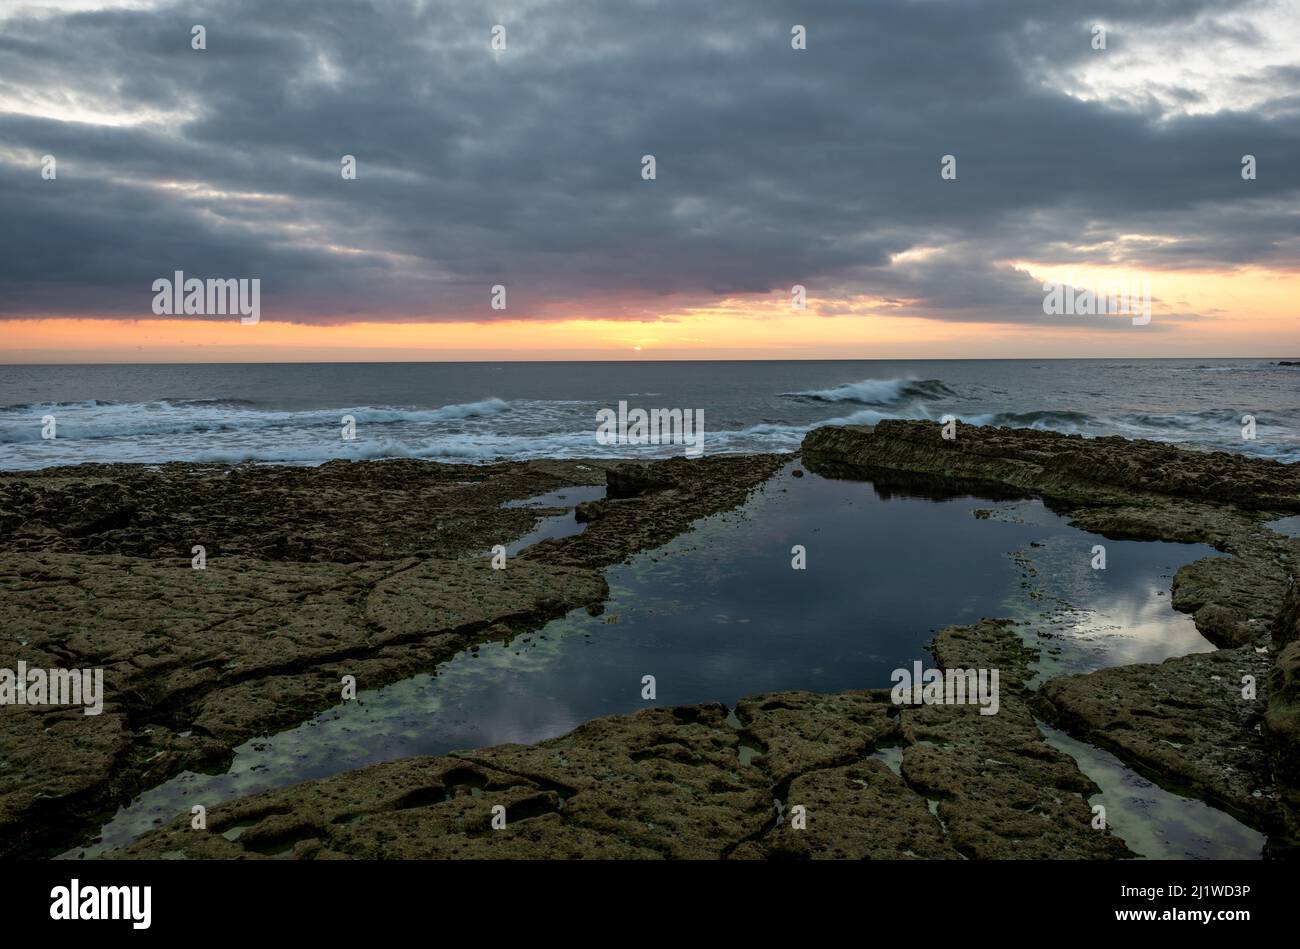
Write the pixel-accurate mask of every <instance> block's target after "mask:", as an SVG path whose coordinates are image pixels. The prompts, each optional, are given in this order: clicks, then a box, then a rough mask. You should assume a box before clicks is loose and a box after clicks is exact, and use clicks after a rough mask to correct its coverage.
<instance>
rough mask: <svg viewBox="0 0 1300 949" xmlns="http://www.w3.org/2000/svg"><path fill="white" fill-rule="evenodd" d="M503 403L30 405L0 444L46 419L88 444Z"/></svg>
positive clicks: (457, 418)
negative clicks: (289, 407) (297, 407)
mask: <svg viewBox="0 0 1300 949" xmlns="http://www.w3.org/2000/svg"><path fill="white" fill-rule="evenodd" d="M510 408H511V404H510V403H509V402H507V401H505V400H504V399H498V398H489V399H481V400H479V401H477V402H460V403H453V404H450V405H444V406H440V407H439V408H434V409H416V408H404V407H390V406H354V407H343V408H338V409H312V410H310V411H303V412H294V411H276V410H268V409H259V408H256V407H254V403H251V402H247V401H246V400H239V399H192V400H169V399H159V400H157V401H153V402H126V403H123V402H103V401H100V400H96V399H89V400H86V401H84V402H46V403H31V404H28V405H26V406H24V407H22V409H21V411H6V412H5V413H4V414H3V415H0V444H16V443H23V442H38V441H41V440H42V437H41V436H42V428H43V425H42V421H41V420H42V418H43V417H44V416H46V415H53V416H54V419H55V434H56V437H57V438H58V439H61V440H72V441H89V440H97V439H120V438H130V437H137V436H138V437H157V436H163V435H190V434H205V433H211V432H227V433H229V432H256V431H263V432H269V431H274V430H277V429H295V428H305V427H306V428H310V427H318V426H319V427H328V428H337V427H338V426H339V425H340V423H341V420H342V418H343V416H345V415H350V416H352V417H353V418H354V419H356V421H357V424H358V425H359V426H364V425H397V424H437V423H448V422H461V421H467V420H471V419H482V418H490V417H492V416H496V415H500V414H502V413H505V412H508V411H510Z"/></svg>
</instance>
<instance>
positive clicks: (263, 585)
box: [0, 456, 781, 855]
mask: <svg viewBox="0 0 1300 949" xmlns="http://www.w3.org/2000/svg"><path fill="white" fill-rule="evenodd" d="M780 463H781V459H780V457H779V456H754V457H750V458H746V459H712V458H708V459H700V460H698V461H695V462H685V461H684V460H683V461H681V462H680V463H672V462H669V463H665V464H667V465H669V467H671V468H672V469H673V471H674V472H676V474H674V475H673V480H674V482H675V484H676V485H677V486H676V488H675V489H674V490H673V492H672V493H671V498H670V499H669V496H667V495H661V494H651V495H648V496H647V497H646V498H644V499H642V498H634V499H628V500H625V501H620V502H618V505H617V507H618V510H617V515H616V516H611V517H606V518H603V519H602V520H601V521H599V522H598V524H597V525H595V528H594V529H589V530H588V531H587V532H584V535H579V536H575V537H572V538H566V543H564V544H558V545H557V544H550V545H548V544H538V545H535V547H534V548H533V549H530V550H529V551H528V556H526V557H524V556H519V557H514V558H511V559H510V561H509V562H508V565H507V568H506V569H504V570H493V569H491V566H490V561H489V558H488V556H487V555H486V553H485V551H486V550H487V549H488V548H490V547H491V546H492V545H493V544H494V543H498V542H502V543H504V542H508V541H510V540H512V539H514V538H516V537H518V536H520V535H522V534H524V533H527V532H528V531H529V530H530V529H531V528H532V527H533V525H534V523H535V522H536V519H537V517H538V514H537V512H536V511H533V510H529V509H526V508H519V507H515V508H503V507H502V506H501V505H502V504H503V503H504V502H505V501H509V500H517V499H519V498H525V497H532V496H535V495H538V494H542V493H546V492H548V491H552V490H555V489H556V488H558V487H563V486H566V485H568V484H584V483H588V484H589V483H599V481H600V480H601V479H602V478H603V474H604V469H603V465H604V464H606V463H602V462H588V463H586V464H582V463H577V462H561V461H548V462H526V463H511V464H500V465H491V466H483V467H474V466H469V465H440V464H437V463H433V462H416V461H396V462H347V463H344V462H337V463H335V462H331V463H329V464H326V465H322V466H321V467H320V468H314V469H313V468H288V467H277V466H247V467H242V466H236V467H233V468H232V467H229V466H224V465H192V464H173V465H163V466H160V467H159V468H158V470H150V469H149V468H147V467H145V466H140V465H83V466H77V467H75V468H59V469H49V470H47V471H39V472H21V473H5V474H3V475H0V510H11V511H14V512H15V513H14V515H13V516H14V517H16V518H18V519H19V522H18V524H17V527H16V529H15V530H14V531H13V532H12V533H5V534H4V535H3V536H0V630H3V631H5V633H7V634H8V635H7V636H5V637H0V668H14V667H15V665H16V663H17V662H18V661H19V660H26V661H27V662H28V663H29V664H30V665H32V666H40V667H43V668H65V669H66V668H92V667H94V668H102V669H103V670H104V687H105V691H106V693H107V706H106V709H105V712H104V714H103V715H102V716H98V717H86V716H83V715H82V714H81V711H80V710H79V709H73V710H68V709H64V710H61V711H58V710H56V711H57V715H53V717H51V710H50V709H48V708H47V709H41V710H37V711H38V712H40V711H43V712H45V713H46V714H45V715H40V714H35V715H33V714H30V713H31V710H29V709H25V708H24V709H20V710H17V711H15V710H14V709H13V708H12V707H7V708H5V709H3V710H0V711H2V712H3V714H4V716H5V720H6V722H12V723H13V726H12V727H11V728H8V729H6V730H5V733H4V734H3V735H0V765H3V766H2V767H0V855H15V854H19V855H30V854H39V853H45V852H48V850H51V849H52V850H56V851H57V850H62V849H65V848H66V847H67V846H70V845H71V844H73V843H75V842H76V840H77V839H78V835H79V834H80V833H81V832H82V831H83V830H84V829H87V828H89V827H93V826H94V825H95V824H96V823H97V822H99V821H100V820H102V818H103V817H104V816H105V815H106V814H108V813H111V812H112V810H113V809H114V808H115V807H116V806H117V805H118V804H120V803H124V802H125V801H126V800H127V799H129V798H130V797H131V796H132V795H134V794H136V793H138V792H139V791H141V790H143V789H144V788H145V787H148V786H152V785H154V784H158V783H161V782H162V781H165V780H166V779H167V778H169V777H171V776H172V775H173V774H175V773H177V772H178V771H181V770H184V769H185V768H195V769H197V768H203V769H210V768H212V767H219V766H220V765H221V764H222V763H223V762H224V761H226V760H228V759H229V757H230V755H231V754H232V749H233V747H234V746H235V745H237V744H239V743H241V742H243V741H245V740H247V739H249V738H252V737H254V736H256V735H258V734H267V733H270V732H273V731H276V730H279V729H282V728H285V727H289V726H291V725H294V724H297V723H298V722H301V721H303V720H304V719H306V718H308V717H310V716H311V715H313V714H315V713H316V712H319V711H322V710H324V709H326V708H328V707H330V706H332V705H334V704H337V703H338V702H339V701H341V690H342V681H341V680H342V677H343V676H344V675H351V676H353V677H355V679H356V682H357V688H358V689H359V690H365V689H371V688H378V687H380V686H383V685H386V684H388V683H389V682H393V681H396V680H398V679H401V678H406V677H409V676H411V675H415V674H416V673H418V672H423V671H429V670H432V669H433V668H435V667H436V666H437V664H438V663H440V662H443V661H445V660H447V659H449V658H450V657H451V656H453V655H454V654H455V653H457V652H458V651H460V650H463V649H469V648H471V647H474V646H476V645H477V644H479V643H481V642H485V641H492V640H502V639H508V638H509V637H510V636H512V635H515V634H516V633H518V632H520V631H522V630H525V629H531V628H535V627H536V626H539V625H541V624H543V623H545V622H547V621H548V620H550V619H553V618H557V617H559V616H563V615H564V614H565V613H567V612H569V611H570V610H574V609H579V608H583V607H587V608H597V609H598V608H599V604H600V602H601V601H602V600H603V599H604V597H605V596H606V595H607V592H608V590H607V587H606V586H605V582H604V578H603V575H602V572H601V571H602V570H603V569H604V568H605V567H606V566H608V565H609V564H611V563H614V562H618V561H619V560H621V559H623V558H625V557H627V556H629V555H630V554H631V553H634V552H635V551H636V550H638V549H640V548H641V546H642V545H657V544H660V543H664V542H666V541H667V540H669V539H671V538H672V537H673V536H675V535H676V534H677V533H679V532H681V531H682V530H685V529H686V528H687V527H689V525H690V524H691V523H692V522H693V521H694V520H696V519H698V518H700V517H704V516H706V515H709V514H712V513H715V512H717V511H719V510H725V509H727V508H729V507H732V506H735V505H736V504H738V503H740V502H741V501H742V500H743V499H744V497H745V495H746V493H747V492H748V490H750V489H751V488H753V487H754V486H756V485H757V484H759V483H761V482H762V481H763V480H764V479H765V478H766V477H767V476H768V474H770V472H771V471H772V470H774V468H775V467H776V466H777V465H779V464H780ZM658 464H660V463H658V462H655V463H651V464H650V465H649V466H648V467H649V468H651V469H653V468H654V467H655V466H657V465H658ZM124 512H130V516H127V514H126V513H124ZM607 522H608V523H607ZM586 534H590V535H591V536H590V537H587V536H585V535H586ZM196 538H200V539H201V540H202V541H203V542H205V546H206V547H207V564H206V569H203V570H194V569H191V561H190V557H191V550H190V548H191V545H192V543H195V542H200V541H197V540H196ZM538 548H542V549H538ZM59 716H65V717H63V718H60V717H59ZM47 718H48V720H49V722H50V723H51V725H50V726H49V727H44V726H42V725H41V724H40V723H42V722H45V721H46V720H47ZM56 721H57V722H59V723H60V724H58V725H57V726H55V725H54V724H53V723H54V722H56ZM181 732H193V733H194V734H195V736H197V737H193V738H189V739H180V738H179V733H181ZM164 735H166V736H171V737H170V738H168V739H167V740H166V741H163V740H162V737H161V736H164ZM145 749H148V754H147V755H146V754H144V753H143V752H144V750H145Z"/></svg>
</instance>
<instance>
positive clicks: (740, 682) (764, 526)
mask: <svg viewBox="0 0 1300 949" xmlns="http://www.w3.org/2000/svg"><path fill="white" fill-rule="evenodd" d="M601 490H602V489H599V488H596V489H590V488H588V489H577V488H575V489H568V491H567V492H564V493H567V494H568V495H569V496H568V497H566V498H565V499H563V500H559V499H557V498H550V499H549V500H546V501H544V502H543V501H542V499H533V500H534V501H535V502H542V503H545V504H548V505H556V506H558V504H564V503H567V504H573V503H576V502H577V501H581V500H587V499H589V498H590V497H595V496H599V492H600V491H601ZM981 508H982V509H985V510H991V511H992V512H993V515H992V516H991V517H989V518H987V519H979V518H976V517H975V516H974V512H975V511H976V510H978V509H981ZM571 518H572V516H571V515H569V520H570V521H571ZM1096 543H1104V544H1106V548H1107V559H1108V563H1107V567H1108V569H1107V570H1106V571H1093V570H1092V569H1091V568H1090V566H1089V564H1090V561H1091V558H1092V553H1091V549H1092V546H1093V545H1094V544H1096ZM795 544H802V545H803V546H805V547H806V548H807V565H808V566H807V569H806V570H793V569H791V563H790V562H791V556H792V555H791V547H792V546H793V545H795ZM1031 544H1032V545H1040V546H1031ZM1013 552H1019V553H1020V554H1027V555H1028V557H1029V558H1030V561H1029V562H1028V563H1025V562H1021V561H1018V559H1017V555H1016V554H1014V553H1013ZM1209 553H1213V551H1212V550H1210V549H1209V548H1207V547H1200V546H1196V545H1183V544H1160V543H1138V542H1132V541H1127V542H1120V541H1105V540H1103V539H1101V538H1099V537H1096V536H1095V535H1092V534H1086V533H1083V532H1081V531H1078V530H1075V529H1073V528H1070V527H1068V526H1067V525H1066V524H1065V522H1064V520H1062V519H1061V518H1059V517H1058V516H1056V515H1054V514H1052V513H1051V512H1049V511H1047V510H1046V509H1045V508H1044V507H1043V506H1042V505H1041V504H1040V503H1038V502H1031V501H1014V502H1007V501H1001V502H993V501H987V500H978V499H975V498H957V499H951V500H943V501H934V500H925V499H920V498H906V497H890V498H888V499H883V498H881V497H880V496H878V495H877V493H876V492H875V491H874V490H873V489H872V487H871V485H870V484H867V483H863V482H852V481H835V480H828V479H824V478H820V477H817V476H815V475H812V474H808V475H807V476H805V477H803V478H793V477H790V476H789V474H788V472H787V473H786V474H784V475H783V476H781V477H779V478H777V479H774V480H773V481H771V482H769V484H768V485H766V486H765V487H764V488H763V489H761V490H760V491H758V492H756V493H755V495H754V496H753V497H752V498H751V500H750V501H749V502H748V503H747V504H746V505H745V506H744V508H742V509H741V510H739V511H734V512H728V513H725V514H721V515H717V516H714V517H711V518H707V519H706V520H704V521H702V522H700V523H699V524H697V525H696V527H695V528H694V529H693V530H692V531H690V532H689V533H688V534H686V535H683V536H681V537H678V538H677V539H676V540H674V541H672V542H671V543H669V544H668V545H666V546H665V547H662V548H659V549H657V550H654V551H648V552H646V553H643V554H640V555H637V556H636V557H634V558H633V560H632V562H631V563H628V564H621V565H617V566H615V567H612V568H610V569H609V570H608V571H607V572H606V577H607V579H608V581H609V586H610V597H609V600H608V601H607V602H606V610H605V613H604V614H603V615H601V616H597V617H592V616H589V615H588V614H587V613H586V612H585V611H583V610H577V611H575V612H573V613H571V614H569V615H568V616H566V617H564V618H562V619H559V620H556V621H554V622H552V623H549V624H547V625H546V626H545V627H544V628H543V629H541V630H538V631H536V632H533V633H529V634H525V635H521V636H517V637H516V638H515V639H514V640H513V641H512V642H510V643H489V644H484V645H483V646H482V647H481V648H480V649H479V650H478V652H477V653H472V652H466V653H461V654H460V655H458V656H456V657H455V658H453V659H452V660H450V661H448V662H446V663H443V664H442V665H441V666H439V667H438V669H437V672H436V675H419V676H415V677H413V678H411V679H407V680H405V681H402V682H398V683H395V684H393V685H390V686H387V687H385V688H382V689H378V690H374V691H367V692H363V693H361V695H360V696H359V701H358V702H354V703H348V704H345V705H340V706H337V707H335V708H333V709H330V710H328V711H326V712H324V713H322V714H320V715H318V716H316V717H314V718H312V719H311V720H309V721H307V722H305V723H304V724H302V725H300V726H298V727H296V728H294V729H291V730H289V731H286V732H282V733H280V734H278V735H275V736H273V737H271V738H263V739H257V740H255V741H252V742H249V743H247V744H245V745H243V746H241V747H240V748H239V749H238V750H237V753H236V757H235V760H234V763H233V765H232V767H231V769H230V771H229V772H228V773H227V774H223V775H217V776H211V775H196V774H189V773H186V774H183V775H180V776H178V777H176V778H174V779H173V780H172V781H169V782H168V783H167V784H164V785H162V786H161V787H159V788H155V789H153V790H152V791H149V792H146V793H145V794H144V795H143V796H142V797H141V798H139V799H137V801H136V802H134V803H133V804H132V805H131V806H130V807H129V808H127V809H124V810H123V811H122V812H120V813H119V815H118V817H117V818H115V819H114V821H113V822H112V823H111V824H110V825H109V826H108V827H107V828H105V841H104V843H105V844H108V845H113V846H116V845H120V844H121V843H123V842H125V841H126V840H128V839H130V838H131V837H133V836H134V835H135V834H138V833H140V832H142V831H143V830H145V829H147V828H148V827H149V826H150V825H151V823H153V822H155V821H156V820H161V819H163V818H168V819H169V818H170V817H171V816H172V815H174V814H176V813H177V812H179V811H188V809H189V807H190V806H191V805H192V804H195V803H202V804H205V805H207V806H212V805H214V804H216V803H219V802H220V801H222V800H227V799H230V798H232V797H236V796H240V795H244V794H249V793H253V792H256V791H260V790H265V789H267V788H271V787H279V786H283V785H287V784H291V783H295V782H297V781H301V780H304V779H308V778H314V777H322V776H325V775H329V774H335V773H338V772H341V771H345V770H350V769H353V768H358V767H363V766H365V765H368V764H373V763H376V762H380V761H387V760H391V759H394V758H399V757H405V756H408V755H422V754H443V753H446V752H447V751H450V750H454V749H457V748H473V747H484V746H487V745H494V744H499V743H503V742H533V741H539V740H541V739H544V738H549V737H554V736H556V735H560V734H563V733H565V732H567V731H569V730H570V729H572V728H574V727H575V726H577V725H578V724H580V723H582V722H584V721H587V720H588V719H591V718H596V717H599V716H603V715H612V714H619V713H626V712H633V711H636V710H638V709H641V708H644V707H646V706H647V705H648V704H658V705H676V704H684V703H694V702H707V701H722V702H725V703H727V704H731V703H732V702H734V701H735V700H736V699H738V698H740V697H741V696H744V695H748V694H751V693H754V692H764V691H777V690H784V689H809V690H813V691H820V692H834V691H839V690H842V689H857V688H869V687H887V686H888V685H889V683H890V672H891V671H892V670H893V669H895V668H899V667H901V666H908V665H910V663H911V662H912V661H913V660H916V659H921V660H922V661H925V662H927V663H928V662H929V661H930V657H929V654H928V651H927V650H926V646H927V644H928V643H929V642H930V641H931V640H932V639H933V634H934V632H935V631H936V630H937V629H939V628H940V627H942V626H946V625H948V624H951V623H968V622H974V621H975V620H978V619H980V618H981V617H985V616H1008V615H1011V616H1015V617H1016V618H1018V619H1023V620H1027V621H1029V622H1030V623H1031V624H1032V625H1031V626H1027V627H1025V628H1024V633H1025V635H1028V636H1035V635H1040V634H1042V633H1052V634H1053V638H1050V639H1046V640H1043V643H1044V646H1045V647H1046V648H1048V649H1059V650H1060V656H1059V658H1055V659H1053V660H1052V661H1055V662H1059V663H1060V664H1062V665H1063V666H1065V667H1068V668H1070V669H1075V668H1082V667H1089V668H1091V667H1096V666H1098V665H1105V664H1113V663H1114V662H1131V661H1151V660H1158V659H1162V658H1165V657H1167V656H1170V655H1177V654H1180V653H1185V652H1190V651H1197V650H1200V649H1206V648H1210V647H1209V644H1208V643H1206V642H1205V640H1204V639H1202V638H1201V637H1200V635H1199V633H1196V631H1195V629H1194V628H1193V627H1192V624H1191V620H1190V618H1189V617H1186V616H1181V615H1179V614H1176V613H1174V612H1173V611H1172V609H1170V607H1169V597H1168V588H1169V577H1170V575H1171V574H1172V572H1173V571H1174V570H1175V569H1176V568H1177V567H1178V566H1179V565H1181V564H1183V563H1186V562H1189V561H1191V560H1194V559H1196V558H1198V557H1201V556H1205V555H1206V554H1209ZM507 569H508V568H507ZM1030 570H1036V571H1037V573H1036V574H1035V573H1026V571H1030ZM1029 591H1038V592H1039V594H1040V595H1041V597H1042V599H1041V600H1029V599H1028V598H1027V597H1026V596H1025V594H1026V593H1027V592H1029ZM1067 606H1068V607H1069V610H1070V612H1068V613H1067V612H1065V608H1066V607H1067ZM1035 611H1037V612H1035ZM1079 611H1089V612H1079ZM1049 612H1050V613H1051V614H1052V616H1051V617H1045V615H1044V614H1046V613H1049ZM1067 619H1068V620H1069V621H1068V622H1067V621H1066V620H1067ZM644 675H653V676H655V678H656V686H657V698H656V701H655V702H654V703H647V702H645V701H643V700H642V699H641V688H642V685H641V678H642V676H644Z"/></svg>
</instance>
